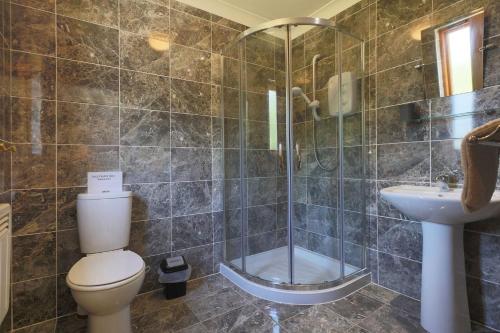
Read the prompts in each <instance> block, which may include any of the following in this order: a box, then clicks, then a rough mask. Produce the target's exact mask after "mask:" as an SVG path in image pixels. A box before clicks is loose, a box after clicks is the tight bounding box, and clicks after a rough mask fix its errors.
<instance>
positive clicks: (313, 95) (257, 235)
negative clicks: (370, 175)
mask: <svg viewBox="0 0 500 333" xmlns="http://www.w3.org/2000/svg"><path fill="white" fill-rule="evenodd" d="M364 47H365V44H364V42H363V40H362V39H361V38H359V37H356V36H354V35H352V34H350V33H349V32H346V31H344V30H343V29H342V28H341V27H337V26H335V24H334V23H332V22H331V21H328V20H324V19H317V18H310V17H305V18H289V19H280V20H275V21H271V22H268V23H265V24H263V25H261V26H259V27H255V28H251V29H248V30H246V31H245V32H243V33H241V35H240V36H239V37H238V38H237V39H236V40H235V41H234V42H233V43H232V44H230V45H228V46H227V47H226V49H225V50H224V51H223V56H222V62H221V66H222V77H221V87H222V88H221V89H222V91H221V96H222V97H221V101H220V104H221V126H220V129H221V136H222V138H223V140H221V141H222V143H221V145H222V147H221V148H222V149H221V152H222V154H221V161H222V163H221V164H222V166H223V167H222V168H223V172H224V177H223V186H222V187H223V203H224V226H225V228H224V240H225V242H224V244H225V249H224V261H223V264H221V272H222V273H223V274H224V275H225V276H227V277H228V278H229V279H231V280H232V281H233V282H236V283H237V284H239V285H240V286H241V287H242V288H244V289H246V290H247V291H249V292H251V293H253V294H256V295H257V296H260V297H263V298H267V299H271V300H275V301H280V302H285V303H302V304H311V303H317V302H324V301H329V300H333V299H336V298H338V297H343V296H344V295H345V294H347V293H350V292H352V291H353V290H354V289H356V288H359V287H361V286H363V285H364V284H366V283H367V282H369V281H370V276H369V273H368V272H367V269H366V267H367V260H366V244H365V243H366V240H367V221H366V212H365V210H366V198H365V197H366V195H365V193H366V191H365V177H366V176H365V174H366V151H365V150H366V149H365V115H364Z"/></svg>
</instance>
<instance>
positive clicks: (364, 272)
mask: <svg viewBox="0 0 500 333" xmlns="http://www.w3.org/2000/svg"><path fill="white" fill-rule="evenodd" d="M294 26H316V27H324V28H331V29H333V30H335V31H336V36H340V34H343V35H345V36H348V37H350V38H352V39H354V40H356V41H357V42H359V43H360V47H361V55H360V56H361V71H362V75H361V92H360V99H361V103H360V105H361V107H360V108H361V123H362V126H361V146H362V148H361V150H362V158H361V159H362V186H361V193H363V200H362V201H363V203H362V210H363V212H365V213H364V214H363V225H364V226H366V198H365V197H366V194H365V193H366V191H365V182H366V156H367V155H366V153H367V152H366V119H365V118H366V115H365V98H364V97H365V92H364V90H365V47H366V43H365V41H364V40H363V39H362V38H361V37H359V36H356V35H354V34H352V33H350V32H349V31H346V30H345V29H344V28H342V27H339V26H337V25H336V24H335V23H334V22H332V21H330V20H327V19H323V18H314V17H292V18H282V19H277V20H272V21H269V22H265V23H263V24H260V25H258V26H256V27H253V28H249V29H247V30H245V31H243V32H242V33H240V34H239V35H238V36H237V37H236V39H235V40H233V41H232V42H231V43H230V44H229V45H228V46H227V48H231V47H235V46H237V47H238V51H239V55H240V57H241V56H242V55H243V54H244V48H242V47H241V45H238V43H239V42H240V41H242V40H244V39H246V38H247V37H250V36H252V35H254V34H257V33H259V32H263V31H265V30H268V29H272V28H282V27H286V38H285V51H286V52H285V74H286V75H285V87H286V96H285V98H286V103H285V105H286V125H285V126H286V128H287V130H286V147H287V154H286V166H287V170H286V172H287V188H288V191H287V192H288V193H287V194H288V203H287V205H288V207H287V228H288V264H289V266H288V269H289V283H276V282H272V281H268V280H264V279H262V278H259V277H257V276H254V275H251V274H249V273H247V272H246V267H245V266H246V264H245V261H246V255H247V254H246V252H247V251H246V250H247V249H246V246H245V239H244V238H245V235H246V230H247V229H248V227H247V225H246V219H244V218H242V221H243V225H242V229H241V268H240V267H237V266H235V265H233V264H232V263H230V262H229V261H228V260H226V247H225V246H224V261H223V265H225V266H226V267H229V268H230V269H231V270H233V271H235V272H236V273H237V274H239V275H240V276H242V277H244V278H245V279H247V280H249V281H251V282H253V283H257V284H258V285H262V286H264V287H272V288H276V289H283V290H296V291H317V290H324V289H332V288H339V287H340V286H342V285H344V284H348V283H349V282H352V283H353V286H357V288H359V286H360V284H359V283H360V282H359V281H363V283H368V282H369V281H370V272H369V270H368V269H367V267H366V266H367V265H366V262H367V260H366V255H367V254H366V253H367V251H366V247H365V249H364V250H365V251H364V255H363V265H362V266H363V267H362V268H361V269H360V270H358V271H356V272H354V273H352V274H350V275H347V276H346V275H345V271H344V265H345V258H344V248H343V246H344V230H343V225H344V189H343V186H339V191H338V194H337V195H338V197H337V200H338V207H337V208H338V210H337V211H340V212H341V213H340V214H339V213H337V218H338V220H337V221H338V224H339V226H340V230H339V234H340V246H339V247H340V249H339V250H340V256H341V257H340V258H339V260H340V262H341V265H340V267H341V274H340V278H338V279H336V280H334V281H327V282H323V283H317V284H295V283H294V269H295V267H294V260H293V258H294V239H293V229H294V226H293V185H292V182H293V173H294V171H293V170H294V169H293V164H294V160H293V126H292V121H293V119H292V116H291V115H292V107H293V94H292V47H291V45H292V36H291V27H294ZM339 42H340V43H339V44H340V46H338V47H339V48H340V52H342V45H341V38H339ZM336 65H337V68H338V69H339V70H338V72H339V73H342V63H341V61H340V59H339V57H336ZM221 71H222V73H221V78H222V79H221V81H222V82H221V84H222V87H224V57H221ZM239 71H240V78H242V77H243V75H244V74H245V73H244V71H245V67H244V65H243V63H241V64H240V66H239ZM314 75H315V74H314ZM244 81H246V80H241V79H240V92H239V97H240V120H239V122H240V128H243V126H244V124H243V122H244V120H243V119H244V116H245V114H246V112H247V105H246V102H245V101H244V100H243V99H242V98H241V94H242V91H245V90H244V89H245V84H246V83H245V82H244ZM341 87H342V75H339V84H338V89H339V96H341ZM314 88H316V87H314ZM223 90H224V89H222V97H221V117H222V122H224V93H223ZM314 90H316V89H314ZM338 103H339V110H341V106H342V105H341V103H342V100H341V98H339V101H338ZM338 118H339V121H338V147H339V148H340V149H338V150H339V160H338V165H337V167H338V179H337V182H338V184H342V185H343V184H344V173H343V170H344V168H343V164H344V128H343V127H344V123H343V118H344V116H343V114H342V113H341V112H339V116H338ZM223 133H224V126H223V125H222V135H224V134H223ZM239 139H240V147H244V145H242V144H243V143H244V142H245V140H246V136H245V133H243V131H240V137H239ZM289 147H291V148H289ZM222 149H223V150H224V139H222ZM288 151H290V152H288ZM243 155H245V154H243V149H240V160H239V162H240V170H239V171H240V179H241V182H240V196H241V199H240V200H241V205H242V206H241V207H240V208H241V210H242V214H244V213H243V211H244V210H245V209H244V207H245V205H246V194H247V193H246V189H245V188H244V187H245V185H244V184H243V183H244V181H243V176H242V175H244V170H243V169H244V165H246V163H245V162H246V161H245V159H246V158H245V156H243ZM222 164H223V165H224V163H222ZM222 191H223V194H222V195H223V198H225V193H224V191H225V186H222ZM242 217H243V215H242ZM224 239H226V237H224ZM348 289H352V287H351V288H348ZM352 291H354V290H352ZM352 291H350V292H352ZM345 292H349V290H344V291H343V292H342V293H345Z"/></svg>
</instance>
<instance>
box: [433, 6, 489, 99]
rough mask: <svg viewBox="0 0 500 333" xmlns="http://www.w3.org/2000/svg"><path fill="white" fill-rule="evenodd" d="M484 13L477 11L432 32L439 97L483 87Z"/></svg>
mask: <svg viewBox="0 0 500 333" xmlns="http://www.w3.org/2000/svg"><path fill="white" fill-rule="evenodd" d="M483 27H484V14H483V12H479V13H477V14H474V15H472V16H470V17H468V18H466V19H463V20H461V21H459V22H456V23H454V24H452V25H449V26H446V27H443V28H441V29H438V30H437V31H436V35H437V36H436V37H437V38H436V47H437V49H438V54H439V56H440V59H439V63H440V66H438V67H439V68H438V70H439V78H440V80H439V83H440V90H441V95H442V96H450V95H456V94H461V93H465V92H469V91H473V90H477V89H481V88H482V86H483V59H482V58H483V55H482V53H481V51H480V47H481V46H482V44H483Z"/></svg>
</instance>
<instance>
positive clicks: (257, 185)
mask: <svg viewBox="0 0 500 333" xmlns="http://www.w3.org/2000/svg"><path fill="white" fill-rule="evenodd" d="M247 186H248V190H247V191H248V197H247V199H248V206H259V205H266V204H274V203H276V178H274V177H267V178H249V179H248V181H247Z"/></svg>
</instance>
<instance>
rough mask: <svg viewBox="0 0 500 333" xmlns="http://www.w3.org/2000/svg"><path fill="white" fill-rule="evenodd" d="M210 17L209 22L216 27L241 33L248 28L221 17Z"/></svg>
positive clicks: (213, 15)
mask: <svg viewBox="0 0 500 333" xmlns="http://www.w3.org/2000/svg"><path fill="white" fill-rule="evenodd" d="M211 17H212V18H211V20H212V22H213V23H216V24H218V25H222V26H225V27H228V28H231V29H234V30H238V31H243V30H245V29H247V28H248V27H246V26H245V25H243V24H240V23H238V22H234V21H231V20H229V19H226V18H224V17H221V16H219V15H215V14H212V15H211Z"/></svg>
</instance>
